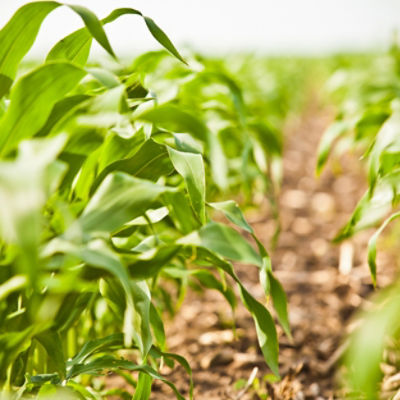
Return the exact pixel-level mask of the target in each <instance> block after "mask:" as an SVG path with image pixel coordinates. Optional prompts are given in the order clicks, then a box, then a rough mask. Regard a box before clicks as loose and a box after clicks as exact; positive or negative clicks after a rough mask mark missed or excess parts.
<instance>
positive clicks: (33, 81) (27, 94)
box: [0, 62, 85, 156]
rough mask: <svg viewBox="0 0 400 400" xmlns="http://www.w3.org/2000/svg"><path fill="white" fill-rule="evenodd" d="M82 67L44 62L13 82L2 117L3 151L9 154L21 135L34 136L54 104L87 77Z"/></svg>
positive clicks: (0, 124)
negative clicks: (8, 104) (8, 101)
mask: <svg viewBox="0 0 400 400" xmlns="http://www.w3.org/2000/svg"><path fill="white" fill-rule="evenodd" d="M84 75H85V72H84V71H83V70H81V69H80V68H78V67H76V66H74V65H72V64H69V63H65V62H56V63H51V64H45V65H43V66H40V67H38V68H37V69H35V70H34V71H32V72H30V73H29V74H27V75H25V76H23V77H22V78H21V79H20V80H18V82H17V83H16V85H15V86H14V88H13V90H12V92H11V96H10V100H11V102H10V106H9V107H8V109H7V111H6V113H5V115H4V116H3V118H2V119H1V121H0V131H1V136H0V154H1V155H3V156H4V155H6V154H7V153H8V152H9V151H10V150H13V149H14V148H15V146H16V145H17V144H18V142H19V141H20V140H22V139H25V138H29V137H32V136H33V135H35V134H36V133H37V132H38V131H39V129H40V128H42V126H43V125H44V124H45V123H46V121H47V119H48V118H49V116H50V114H51V111H52V109H53V106H54V105H55V104H56V103H57V102H58V101H59V100H61V99H62V98H63V97H64V96H65V95H66V94H67V93H68V92H70V91H71V90H72V89H73V88H74V87H75V86H76V85H77V84H78V83H79V81H80V80H81V79H82V78H83V77H84Z"/></svg>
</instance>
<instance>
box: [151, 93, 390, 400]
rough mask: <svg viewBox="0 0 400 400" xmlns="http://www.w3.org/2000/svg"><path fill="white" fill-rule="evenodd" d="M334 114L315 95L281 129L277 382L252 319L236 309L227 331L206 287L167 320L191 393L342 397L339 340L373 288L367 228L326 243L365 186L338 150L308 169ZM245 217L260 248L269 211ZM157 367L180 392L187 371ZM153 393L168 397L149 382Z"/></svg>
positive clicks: (199, 396) (223, 309)
mask: <svg viewBox="0 0 400 400" xmlns="http://www.w3.org/2000/svg"><path fill="white" fill-rule="evenodd" d="M332 115H333V112H332V110H331V109H329V108H326V107H323V106H321V105H320V104H319V103H318V102H317V101H315V100H314V101H312V102H311V104H310V105H309V106H308V107H307V111H306V112H305V113H304V115H302V116H301V117H300V118H297V119H295V120H293V121H292V123H290V124H289V126H288V128H287V132H286V133H287V140H286V148H285V151H284V159H283V167H284V168H283V169H284V174H283V182H282V188H281V191H280V195H279V210H280V220H281V233H280V236H279V240H278V243H277V246H276V248H275V249H274V250H273V251H271V256H272V265H273V269H274V271H275V274H276V276H277V277H278V279H279V280H280V282H281V283H282V285H283V287H284V289H285V291H286V294H287V296H288V304H289V317H290V323H291V330H292V335H293V340H290V339H289V338H287V337H286V336H285V334H284V333H283V332H282V330H281V329H280V328H279V327H278V334H279V343H280V373H281V378H282V379H281V380H280V381H276V380H275V379H274V377H273V375H272V374H271V371H270V370H269V369H268V367H267V366H266V364H265V361H264V359H263V357H262V354H261V352H260V351H259V349H258V344H257V338H256V333H255V328H254V325H253V322H252V320H251V317H250V316H249V314H248V313H247V311H246V310H245V309H244V308H240V307H239V309H238V310H237V311H236V313H235V321H236V331H235V332H234V331H233V330H232V328H231V324H232V316H231V315H230V310H229V307H228V306H227V304H226V301H225V300H224V299H223V298H222V296H220V295H219V294H218V293H215V292H213V291H205V292H203V293H193V292H191V291H189V293H188V294H187V296H186V299H185V301H184V302H183V304H182V306H181V308H180V309H179V311H178V313H177V315H176V316H175V317H174V318H173V319H172V320H171V321H170V323H169V326H168V328H167V338H168V344H169V350H170V351H172V352H176V353H179V354H181V355H183V356H184V357H186V358H187V360H188V361H189V363H190V364H191V366H192V368H193V379H194V384H195V389H194V397H195V399H196V400H217V399H218V400H219V399H223V400H224V399H226V400H250V399H266V398H270V399H283V400H286V399H298V400H301V399H320V400H322V399H333V398H340V395H339V394H338V393H339V392H338V391H337V390H336V392H335V388H337V379H336V374H335V371H336V369H337V365H338V361H339V360H340V358H341V356H342V354H343V351H344V348H345V342H344V339H345V336H346V334H347V333H348V332H349V331H351V329H352V326H353V325H354V323H351V317H352V316H353V315H354V313H355V311H356V310H359V309H361V308H362V307H363V305H364V304H365V303H368V297H369V296H370V294H371V293H372V292H373V285H372V282H371V277H370V274H369V269H368V265H367V256H366V246H367V242H368V239H369V237H370V235H371V231H364V232H361V233H359V234H357V235H356V236H355V238H353V239H351V240H349V241H346V242H343V243H341V244H339V245H334V244H332V242H331V240H332V238H333V237H334V236H335V234H336V233H337V231H338V230H339V228H341V227H342V226H343V225H344V224H345V222H346V221H347V220H348V218H349V217H350V215H351V213H352V211H353V209H354V206H355V205H356V204H357V201H358V200H359V199H360V197H361V195H362V194H363V192H364V191H365V188H366V183H365V176H364V172H363V170H362V168H361V165H360V163H359V160H358V159H357V157H356V156H352V155H345V156H343V157H341V158H340V159H339V160H336V161H332V162H331V163H330V164H329V165H328V167H327V168H326V170H325V171H324V172H323V173H322V175H321V177H319V178H316V176H315V160H316V152H317V147H318V143H319V140H320V137H321V135H322V133H323V131H324V130H325V128H326V127H327V126H328V125H329V123H330V122H331V121H332ZM261 208H262V207H261ZM264 208H265V207H264ZM248 219H249V222H250V223H252V226H253V227H254V229H255V231H256V233H257V235H258V237H259V238H260V239H261V240H262V241H263V243H264V244H265V245H268V243H270V241H271V238H272V236H273V233H274V230H275V228H276V221H274V219H273V217H272V216H271V213H268V212H265V210H262V209H260V210H259V212H258V213H256V214H255V213H254V212H252V213H251V214H250V215H248ZM388 257H389V256H388V255H385V254H379V257H378V258H379V260H378V261H379V266H380V267H383V268H382V270H381V271H380V273H379V277H378V279H379V285H380V286H385V285H386V284H388V283H389V282H390V279H391V277H392V276H393V267H387V268H386V266H387V265H388V264H389V261H388ZM389 258H390V257H389ZM236 268H237V273H238V275H239V276H240V279H241V280H242V282H243V283H244V284H245V286H246V287H247V288H248V289H249V291H250V292H251V293H252V294H253V295H254V296H255V297H257V298H259V299H260V300H261V299H263V298H264V297H265V296H264V293H263V289H262V288H261V286H260V285H259V283H258V271H257V270H256V269H255V268H248V267H247V266H245V265H237V266H236ZM261 301H262V300H261ZM163 373H164V374H165V375H166V376H167V378H168V379H170V380H171V381H172V382H174V383H175V384H176V386H177V388H178V390H180V391H181V393H182V394H184V395H186V394H187V393H188V390H189V383H188V381H189V378H188V376H187V374H186V373H185V372H184V371H183V369H182V368H180V367H176V368H175V369H173V370H169V369H167V368H166V369H165V371H163ZM392 373H393V371H392ZM249 378H250V381H249ZM255 378H256V380H257V381H255ZM246 383H247V384H246ZM268 396H269V397H268ZM151 398H152V399H154V400H163V399H173V398H175V396H174V394H173V393H172V391H170V389H169V388H168V387H167V386H166V385H164V384H162V383H161V382H157V381H156V382H154V384H153V394H152V397H151Z"/></svg>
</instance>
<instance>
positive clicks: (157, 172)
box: [92, 139, 173, 191]
mask: <svg viewBox="0 0 400 400" xmlns="http://www.w3.org/2000/svg"><path fill="white" fill-rule="evenodd" d="M172 168H173V167H172V165H171V162H170V161H169V158H168V151H167V149H166V147H165V146H163V145H161V144H159V143H157V142H155V141H154V140H152V139H149V140H147V141H146V142H145V143H144V144H143V145H142V146H141V147H140V148H139V149H138V150H137V151H136V152H135V153H134V154H133V155H132V156H131V157H129V158H125V159H121V160H118V161H115V162H113V163H111V164H109V165H108V166H107V167H106V168H104V170H103V171H101V173H100V174H99V176H98V177H97V178H96V180H95V182H94V184H93V188H92V191H93V190H94V189H96V188H97V186H98V185H99V183H100V182H102V181H103V179H104V177H105V176H106V175H108V174H109V173H110V172H112V171H121V172H126V173H127V174H129V175H133V176H136V177H137V178H141V179H148V180H151V181H156V180H157V179H158V178H159V177H160V176H163V175H169V174H170V173H171V172H172Z"/></svg>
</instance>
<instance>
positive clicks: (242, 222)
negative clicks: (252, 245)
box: [208, 200, 253, 233]
mask: <svg viewBox="0 0 400 400" xmlns="http://www.w3.org/2000/svg"><path fill="white" fill-rule="evenodd" d="M208 205H209V206H210V207H212V208H214V209H215V210H218V211H222V212H223V213H224V214H225V216H226V218H228V219H229V221H231V222H233V223H234V224H235V225H237V226H238V227H239V228H242V229H244V230H245V231H247V232H249V233H253V228H252V227H251V226H250V225H249V224H248V223H247V221H246V219H245V217H244V215H243V213H242V211H241V210H240V208H239V206H238V204H237V203H236V201H233V200H227V201H220V202H218V203H208Z"/></svg>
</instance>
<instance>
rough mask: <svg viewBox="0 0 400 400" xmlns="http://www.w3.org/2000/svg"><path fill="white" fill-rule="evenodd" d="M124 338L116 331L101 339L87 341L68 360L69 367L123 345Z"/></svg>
mask: <svg viewBox="0 0 400 400" xmlns="http://www.w3.org/2000/svg"><path fill="white" fill-rule="evenodd" d="M123 339H124V338H123V335H122V334H121V333H114V334H112V335H109V336H106V337H104V338H101V339H95V340H90V341H88V342H86V343H85V344H84V345H83V346H82V348H81V350H80V351H79V353H77V354H76V355H75V356H74V357H73V358H72V360H70V361H68V368H71V367H73V366H74V365H75V364H81V363H83V362H84V361H85V360H87V359H88V358H89V357H91V356H92V355H94V354H96V353H100V352H103V351H108V350H112V349H114V348H119V347H122V345H123V343H124V341H123Z"/></svg>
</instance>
